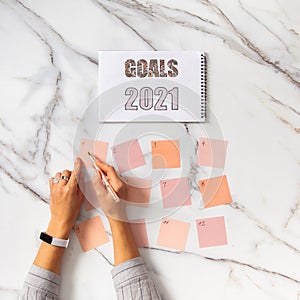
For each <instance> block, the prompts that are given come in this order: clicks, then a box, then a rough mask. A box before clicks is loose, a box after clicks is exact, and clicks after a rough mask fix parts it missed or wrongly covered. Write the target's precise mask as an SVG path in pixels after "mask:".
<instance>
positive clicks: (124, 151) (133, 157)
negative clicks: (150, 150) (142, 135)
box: [111, 139, 146, 173]
mask: <svg viewBox="0 0 300 300" xmlns="http://www.w3.org/2000/svg"><path fill="white" fill-rule="evenodd" d="M111 150H112V154H113V156H114V159H115V161H116V163H117V166H118V169H119V172H120V173H123V172H126V171H128V170H130V169H134V168H137V167H140V166H142V165H145V164H146V161H145V158H144V156H143V153H142V150H141V147H140V144H139V142H138V140H137V139H133V140H130V141H127V142H125V143H122V144H119V145H116V146H113V147H111Z"/></svg>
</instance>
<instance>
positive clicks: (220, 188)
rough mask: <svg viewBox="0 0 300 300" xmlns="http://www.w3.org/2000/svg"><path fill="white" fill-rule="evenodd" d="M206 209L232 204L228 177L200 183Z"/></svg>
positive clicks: (205, 180) (219, 177)
mask: <svg viewBox="0 0 300 300" xmlns="http://www.w3.org/2000/svg"><path fill="white" fill-rule="evenodd" d="M199 187H200V191H201V193H202V199H203V204H204V207H212V206H217V205H223V204H228V203H231V202H232V199H231V194H230V190H229V185H228V181H227V177H226V175H224V176H218V177H212V178H209V179H203V180H200V181H199Z"/></svg>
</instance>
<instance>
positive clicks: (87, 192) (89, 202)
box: [81, 181, 101, 210]
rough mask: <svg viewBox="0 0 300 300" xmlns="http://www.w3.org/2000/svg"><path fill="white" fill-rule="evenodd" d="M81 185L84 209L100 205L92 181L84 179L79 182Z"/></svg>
mask: <svg viewBox="0 0 300 300" xmlns="http://www.w3.org/2000/svg"><path fill="white" fill-rule="evenodd" d="M81 185H82V186H83V189H82V191H83V195H84V199H83V205H84V208H85V210H92V209H95V208H98V207H100V206H101V205H100V201H99V199H98V197H97V195H96V191H95V188H94V184H93V181H86V182H83V183H82V184H81Z"/></svg>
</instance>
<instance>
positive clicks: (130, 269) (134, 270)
mask: <svg viewBox="0 0 300 300" xmlns="http://www.w3.org/2000/svg"><path fill="white" fill-rule="evenodd" d="M111 273H112V278H113V282H114V286H115V289H116V292H117V298H118V300H139V299H141V300H160V299H161V297H160V295H159V293H158V290H157V288H156V286H155V284H154V282H153V280H152V279H151V278H150V277H149V274H148V271H147V269H146V267H145V264H144V262H143V260H142V258H141V257H136V258H133V259H130V260H127V261H125V262H123V263H122V264H120V265H118V266H116V267H115V268H114V269H113V270H112V272H111Z"/></svg>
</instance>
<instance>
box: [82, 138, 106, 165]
mask: <svg viewBox="0 0 300 300" xmlns="http://www.w3.org/2000/svg"><path fill="white" fill-rule="evenodd" d="M107 148H108V143H106V142H100V141H94V140H87V139H81V141H80V148H79V154H78V156H79V157H80V158H81V160H82V161H83V165H84V166H85V167H86V168H92V163H91V160H90V158H89V155H88V152H90V153H92V154H94V155H95V156H96V157H97V158H98V159H100V160H101V161H103V162H105V161H106V154H107Z"/></svg>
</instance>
